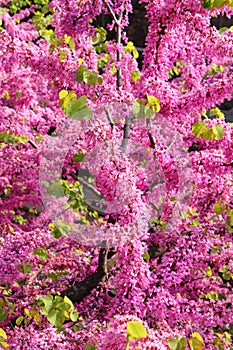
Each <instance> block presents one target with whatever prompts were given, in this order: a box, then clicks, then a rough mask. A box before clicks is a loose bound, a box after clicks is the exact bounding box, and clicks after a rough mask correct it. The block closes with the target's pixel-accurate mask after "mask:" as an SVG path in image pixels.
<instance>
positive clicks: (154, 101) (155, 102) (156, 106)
mask: <svg viewBox="0 0 233 350" xmlns="http://www.w3.org/2000/svg"><path fill="white" fill-rule="evenodd" d="M147 101H148V105H149V106H150V108H151V109H152V111H153V112H155V113H157V112H159V111H160V101H159V99H158V98H156V97H154V96H148V95H147Z"/></svg>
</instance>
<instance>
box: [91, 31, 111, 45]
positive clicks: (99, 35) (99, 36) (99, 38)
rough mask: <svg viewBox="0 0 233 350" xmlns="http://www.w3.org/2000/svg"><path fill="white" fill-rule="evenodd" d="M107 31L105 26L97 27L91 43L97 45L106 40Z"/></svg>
mask: <svg viewBox="0 0 233 350" xmlns="http://www.w3.org/2000/svg"><path fill="white" fill-rule="evenodd" d="M106 36H107V31H106V30H105V29H104V28H103V27H99V28H96V32H95V36H94V37H91V38H90V40H91V43H92V44H93V45H96V44H98V43H100V42H104V41H105V40H106Z"/></svg>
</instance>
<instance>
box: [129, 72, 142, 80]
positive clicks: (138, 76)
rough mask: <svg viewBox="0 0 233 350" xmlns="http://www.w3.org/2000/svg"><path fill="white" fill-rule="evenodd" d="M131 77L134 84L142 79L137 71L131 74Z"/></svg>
mask: <svg viewBox="0 0 233 350" xmlns="http://www.w3.org/2000/svg"><path fill="white" fill-rule="evenodd" d="M130 76H131V79H132V81H133V82H135V81H138V80H139V79H140V73H139V72H138V71H136V70H134V71H132V72H130Z"/></svg>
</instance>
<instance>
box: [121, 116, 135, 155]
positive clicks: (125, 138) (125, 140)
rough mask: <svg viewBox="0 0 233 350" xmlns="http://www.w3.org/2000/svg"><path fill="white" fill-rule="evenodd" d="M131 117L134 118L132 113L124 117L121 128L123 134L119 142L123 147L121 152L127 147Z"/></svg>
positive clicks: (124, 151)
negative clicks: (123, 123)
mask: <svg viewBox="0 0 233 350" xmlns="http://www.w3.org/2000/svg"><path fill="white" fill-rule="evenodd" d="M133 119H134V115H130V116H129V117H126V119H125V125H124V128H123V130H124V135H123V141H122V144H121V147H122V148H123V153H126V149H127V146H128V141H129V132H130V127H131V124H132V121H133Z"/></svg>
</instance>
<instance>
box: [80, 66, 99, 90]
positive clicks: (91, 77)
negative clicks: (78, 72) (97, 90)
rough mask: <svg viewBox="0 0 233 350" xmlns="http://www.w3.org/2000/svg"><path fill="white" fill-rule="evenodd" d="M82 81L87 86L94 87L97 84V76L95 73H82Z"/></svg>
mask: <svg viewBox="0 0 233 350" xmlns="http://www.w3.org/2000/svg"><path fill="white" fill-rule="evenodd" d="M83 81H84V83H86V84H87V85H89V86H90V85H95V84H96V83H97V82H98V74H97V73H96V72H91V71H88V70H86V71H84V72H83Z"/></svg>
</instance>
